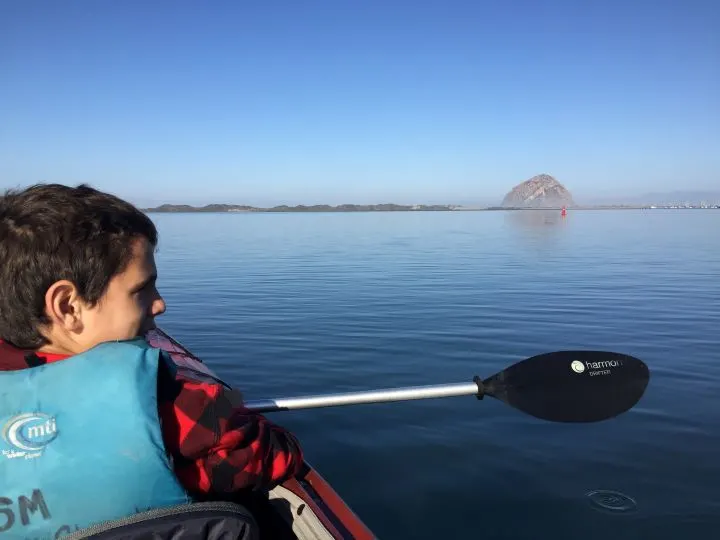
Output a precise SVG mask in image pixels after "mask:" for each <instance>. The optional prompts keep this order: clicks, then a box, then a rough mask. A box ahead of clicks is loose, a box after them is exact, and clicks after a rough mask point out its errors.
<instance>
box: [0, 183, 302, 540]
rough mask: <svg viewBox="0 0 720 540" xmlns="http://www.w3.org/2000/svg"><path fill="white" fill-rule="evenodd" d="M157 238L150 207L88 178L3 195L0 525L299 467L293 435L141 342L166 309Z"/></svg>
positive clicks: (270, 478) (191, 495)
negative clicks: (88, 183)
mask: <svg viewBox="0 0 720 540" xmlns="http://www.w3.org/2000/svg"><path fill="white" fill-rule="evenodd" d="M157 240H158V238H157V231H156V228H155V226H154V224H153V223H152V221H151V220H150V219H149V218H148V217H147V216H146V215H145V214H144V213H143V212H141V211H139V210H138V209H137V208H135V207H134V206H133V205H131V204H129V203H127V202H125V201H123V200H121V199H119V198H117V197H115V196H113V195H110V194H107V193H103V192H100V191H98V190H95V189H93V188H91V187H89V186H86V185H80V186H78V187H75V188H73V187H68V186H63V185H58V184H47V185H43V184H40V185H35V186H31V187H29V188H27V189H25V190H22V191H8V192H6V193H5V195H4V197H2V198H0V428H2V429H3V432H2V435H3V438H0V447H1V448H2V455H0V478H1V480H0V484H2V488H3V489H2V491H3V492H2V493H0V512H3V510H2V508H3V507H2V503H5V504H7V505H8V507H10V509H8V510H5V511H4V512H5V515H6V516H7V522H6V523H3V519H2V513H0V533H2V532H5V531H9V532H11V533H12V532H16V533H17V534H19V535H22V536H33V534H31V532H32V533H38V535H39V534H40V533H42V534H48V533H49V534H54V533H55V532H56V531H59V530H60V529H63V528H67V530H69V529H70V528H71V527H72V528H74V527H78V526H79V527H84V526H87V525H88V524H90V523H92V522H97V521H101V520H107V519H115V518H117V517H121V516H123V515H126V513H127V509H128V508H127V507H128V506H132V505H135V508H136V510H137V509H140V510H142V509H147V508H153V507H161V506H168V505H171V504H177V503H182V502H186V501H190V500H193V499H196V498H216V499H217V498H231V496H232V495H234V494H237V493H238V492H243V491H251V490H260V489H263V490H264V489H269V488H271V487H273V486H275V485H277V484H278V483H280V482H282V481H284V480H285V479H287V478H289V477H291V476H293V475H295V474H297V472H298V471H299V470H300V467H301V465H302V461H303V457H302V451H301V449H300V446H299V443H298V441H297V440H296V438H295V437H294V436H293V435H292V434H290V433H289V432H287V431H286V430H284V429H283V428H281V427H279V426H277V425H274V424H273V423H271V422H269V421H268V420H267V419H266V418H264V417H263V416H261V415H258V414H253V413H251V412H250V411H248V410H247V409H244V408H243V407H242V400H241V399H240V398H239V395H238V394H237V393H236V392H233V391H229V390H227V389H226V388H225V387H224V386H222V385H220V384H215V383H213V382H207V381H202V380H191V379H188V378H186V377H185V376H183V375H180V373H181V372H180V371H179V370H175V369H173V367H172V366H171V365H169V364H168V362H167V361H166V360H165V359H164V357H162V356H158V353H157V351H156V350H155V349H149V348H148V347H147V346H146V344H145V343H144V341H143V340H142V339H141V338H142V336H143V335H144V334H145V333H146V332H147V331H148V330H150V329H152V328H154V327H155V317H157V316H159V315H161V314H162V313H163V312H164V311H165V307H166V306H165V302H164V301H163V299H162V297H161V296H160V294H159V292H158V291H157V288H156V284H155V282H156V279H157V269H156V266H155V259H154V250H155V248H156V245H157ZM28 464H29V465H28ZM69 469H71V470H69ZM166 471H169V472H167V474H166ZM28 477H29V478H31V480H28ZM33 482H34V483H33ZM110 484H113V485H110ZM13 489H16V491H17V493H15V495H17V501H16V500H15V498H14V497H12V496H10V495H11V494H12V492H13ZM107 490H109V491H107ZM6 492H7V493H6ZM78 494H80V495H82V494H87V501H86V504H85V505H84V506H83V505H81V504H80V502H79V501H77V500H76V502H75V503H73V504H74V505H75V506H73V504H71V503H70V502H68V501H67V500H71V499H73V497H75V499H77V497H78V496H79V495H78ZM104 494H108V495H104ZM65 499H67V500H65ZM7 501H9V502H7ZM133 501H137V502H133ZM131 513H132V512H131ZM63 520H64V521H63ZM68 520H70V521H68ZM18 526H19V528H20V529H21V530H20V531H17V530H16V531H12V530H11V529H12V528H15V527H18ZM63 530H65V529H63Z"/></svg>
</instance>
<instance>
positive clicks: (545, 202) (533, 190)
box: [502, 174, 575, 208]
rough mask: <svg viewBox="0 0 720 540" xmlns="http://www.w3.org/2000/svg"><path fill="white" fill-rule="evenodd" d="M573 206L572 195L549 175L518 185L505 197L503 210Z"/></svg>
mask: <svg viewBox="0 0 720 540" xmlns="http://www.w3.org/2000/svg"><path fill="white" fill-rule="evenodd" d="M561 206H575V202H574V201H573V198H572V195H571V194H570V192H569V191H568V190H567V189H566V188H565V186H563V185H562V184H561V183H560V182H558V181H557V180H555V179H554V178H553V177H552V176H550V175H549V174H539V175H537V176H533V177H532V178H531V179H530V180H526V181H525V182H523V183H522V184H518V185H517V186H515V187H514V188H512V190H511V191H510V193H508V194H507V195H505V198H504V199H503V202H502V207H503V208H559V207H561Z"/></svg>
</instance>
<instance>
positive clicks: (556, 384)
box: [245, 351, 650, 422]
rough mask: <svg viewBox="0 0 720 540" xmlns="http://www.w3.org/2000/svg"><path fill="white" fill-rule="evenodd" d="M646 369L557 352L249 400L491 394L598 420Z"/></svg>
mask: <svg viewBox="0 0 720 540" xmlns="http://www.w3.org/2000/svg"><path fill="white" fill-rule="evenodd" d="M649 380H650V371H649V370H648V367H647V366H646V365H645V364H644V363H643V362H642V361H641V360H639V359H637V358H635V357H633V356H629V355H626V354H620V353H614V352H605V351H557V352H550V353H544V354H539V355H536V356H533V357H531V358H527V359H525V360H522V361H520V362H518V363H516V364H513V365H512V366H510V367H508V368H506V369H504V370H503V371H501V372H499V373H496V374H495V375H493V376H492V377H489V378H487V379H484V380H483V379H481V378H480V377H478V376H476V377H475V378H474V379H473V382H468V383H457V384H439V385H431V386H413V387H406V388H391V389H387V390H371V391H365V392H347V393H341V394H327V395H317V396H304V397H295V398H281V399H263V400H257V401H248V402H246V403H245V407H246V408H248V409H250V410H252V411H254V412H258V413H265V412H275V411H288V410H295V409H309V408H316V407H336V406H339V405H355V404H360V403H384V402H391V401H408V400H414V399H429V398H442V397H452V396H472V395H474V396H476V397H477V398H478V399H483V398H484V397H485V396H490V397H493V398H495V399H498V400H500V401H503V402H504V403H507V404H508V405H510V406H511V407H514V408H515V409H518V410H520V411H523V412H525V413H527V414H529V415H531V416H535V417H537V418H541V419H543V420H549V421H552V422H598V421H600V420H606V419H608V418H613V417H615V416H617V415H619V414H621V413H623V412H625V411H627V410H629V409H631V408H632V407H633V406H635V404H636V403H637V402H638V401H639V400H640V398H641V397H642V395H643V394H644V393H645V389H646V388H647V385H648V382H649Z"/></svg>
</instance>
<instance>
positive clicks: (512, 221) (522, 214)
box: [505, 210, 568, 231]
mask: <svg viewBox="0 0 720 540" xmlns="http://www.w3.org/2000/svg"><path fill="white" fill-rule="evenodd" d="M567 219H568V218H567V216H562V215H561V214H560V210H511V211H509V212H506V213H505V223H507V224H508V225H510V226H511V227H513V228H517V229H521V230H525V231H527V230H533V231H535V230H537V229H548V228H557V227H558V226H562V225H565V224H566V222H567Z"/></svg>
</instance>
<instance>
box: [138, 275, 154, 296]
mask: <svg viewBox="0 0 720 540" xmlns="http://www.w3.org/2000/svg"><path fill="white" fill-rule="evenodd" d="M155 281H157V274H152V275H151V276H149V277H148V278H147V279H146V280H144V281H143V282H142V283H140V284H139V285H135V287H133V289H132V292H138V291H141V290H143V289H144V288H145V287H147V286H148V285H150V284H151V283H154V282H155Z"/></svg>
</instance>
